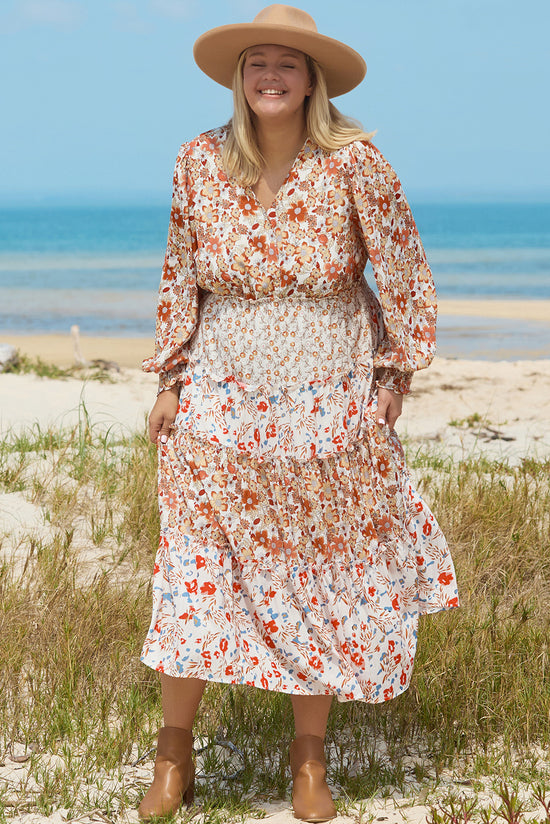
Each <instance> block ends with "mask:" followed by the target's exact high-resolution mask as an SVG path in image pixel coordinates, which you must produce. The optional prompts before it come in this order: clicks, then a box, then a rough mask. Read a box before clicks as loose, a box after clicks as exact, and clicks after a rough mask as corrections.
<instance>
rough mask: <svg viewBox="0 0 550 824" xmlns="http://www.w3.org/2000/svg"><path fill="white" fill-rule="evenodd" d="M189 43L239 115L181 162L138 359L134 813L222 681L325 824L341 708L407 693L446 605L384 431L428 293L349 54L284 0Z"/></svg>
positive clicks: (431, 327)
mask: <svg viewBox="0 0 550 824" xmlns="http://www.w3.org/2000/svg"><path fill="white" fill-rule="evenodd" d="M194 53H195V59H196V61H197V63H198V65H199V66H200V68H201V69H203V70H204V71H205V72H206V73H207V74H208V75H209V76H211V77H212V78H213V79H215V80H216V81H218V82H220V83H222V84H223V85H225V86H228V87H233V92H234V116H233V119H232V121H231V123H230V124H229V125H228V126H226V127H224V128H221V129H216V130H214V131H211V132H208V133H207V134H203V135H200V136H199V137H198V138H196V139H195V140H193V141H191V142H190V143H186V144H184V145H183V146H182V148H181V150H180V153H179V156H178V159H177V163H176V170H175V175H174V200H173V205H172V213H171V220H170V228H169V237H168V248H167V253H166V259H165V264H164V269H163V274H162V280H161V286H160V298H159V308H158V316H157V348H156V354H155V356H154V357H152V358H150V359H149V360H148V361H146V362H145V368H146V369H147V370H153V371H155V372H158V374H159V380H160V386H159V395H158V398H157V402H156V404H155V406H154V408H153V410H152V412H151V416H150V436H151V439H152V440H153V441H154V442H157V443H158V444H159V456H160V457H159V460H160V468H159V500H160V511H161V540H160V547H159V551H158V555H157V560H156V564H155V573H154V609H153V619H152V622H151V628H150V632H149V635H148V637H147V640H146V642H145V646H144V650H143V656H142V660H143V661H144V663H145V664H147V665H148V666H150V667H153V668H154V669H156V670H158V671H160V672H161V680H162V698H163V712H164V723H165V726H164V727H163V728H162V730H161V731H160V733H159V740H158V748H157V759H156V764H155V777H154V781H153V785H152V787H151V788H150V789H149V791H148V793H147V795H146V796H145V798H144V800H143V802H142V804H141V806H140V814H141V816H142V818H145V819H148V818H150V817H152V816H154V815H159V814H165V813H168V812H172V811H173V810H174V809H176V808H177V807H178V806H179V805H180V804H181V802H182V800H186V801H189V800H190V799H191V797H192V790H193V775H194V768H193V763H192V736H191V729H192V725H193V720H194V717H195V713H196V711H197V708H198V706H199V702H200V700H201V697H202V693H203V690H204V686H205V683H206V682H207V681H220V682H225V683H231V684H249V685H251V686H257V687H261V688H263V689H266V690H276V691H281V692H286V693H288V694H289V695H290V696H291V701H292V707H293V711H294V719H295V728H296V738H295V740H294V742H293V744H292V746H291V751H290V761H291V769H292V775H293V791H292V803H293V808H294V814H295V816H296V817H297V818H302V819H305V820H307V821H325V820H328V819H330V818H332V817H334V816H335V814H336V812H335V807H334V804H333V801H332V798H331V794H330V791H329V789H328V786H327V784H326V780H325V770H326V764H325V757H324V736H325V730H326V724H327V717H328V713H329V709H330V704H331V701H332V698H333V696H334V695H336V697H337V698H338V700H341V701H347V700H363V701H370V702H380V701H385V700H388V699H390V698H393V697H394V696H396V695H398V694H399V693H401V692H403V691H404V690H405V689H406V688H407V686H408V684H409V680H410V676H411V672H412V665H413V658H414V653H415V640H416V628H417V622H418V616H419V615H420V614H422V613H428V612H435V611H438V610H441V609H446V608H449V607H453V606H456V605H457V603H458V601H457V594H456V587H455V578H454V570H453V566H452V561H451V559H450V556H449V553H448V549H447V546H446V544H445V541H444V538H443V536H442V534H441V531H440V529H439V527H438V526H437V523H436V521H435V520H434V517H433V515H432V514H431V512H430V511H429V510H428V509H427V507H426V506H425V504H424V503H423V502H422V500H421V499H420V497H419V496H418V494H417V493H416V492H415V491H414V490H413V489H412V487H411V484H410V480H409V477H408V474H407V472H406V468H405V466H404V461H403V453H402V449H401V446H400V443H399V440H398V438H397V435H396V434H395V432H394V429H393V427H394V424H395V421H396V420H397V418H398V416H399V415H400V413H401V406H402V395H403V394H405V393H407V392H408V391H409V384H410V379H411V375H412V373H413V372H414V371H416V370H417V369H421V368H423V367H425V366H427V365H428V364H429V362H430V360H431V358H432V357H433V352H434V331H435V294H434V289H433V283H432V279H431V274H430V270H429V268H428V266H427V263H426V259H425V256H424V252H423V249H422V246H421V243H420V240H419V238H418V233H417V231H416V227H415V225H414V221H413V219H412V216H411V213H410V211H409V208H408V206H407V203H406V201H405V198H404V196H403V192H402V190H401V187H400V184H399V181H398V179H397V177H396V175H395V173H394V172H393V170H392V169H391V167H390V166H389V165H388V163H387V162H386V161H385V160H384V158H383V157H382V156H381V154H380V152H378V150H377V149H376V148H375V147H374V146H373V145H372V144H371V143H370V141H369V137H368V135H366V134H365V133H364V132H362V131H361V130H360V129H359V128H358V127H357V126H356V125H354V124H353V123H352V122H351V121H349V120H348V119H346V118H344V117H343V115H341V114H340V113H339V112H338V111H337V110H336V109H335V108H334V107H333V106H332V104H330V103H329V97H331V96H335V95H338V94H343V93H344V92H346V91H349V90H350V89H351V88H353V87H354V86H355V85H357V84H358V83H359V82H360V81H361V80H362V78H363V76H364V74H365V70H366V68H365V64H364V61H363V59H362V58H361V57H360V56H359V55H358V54H357V53H356V52H355V51H353V49H350V48H349V47H348V46H345V45H344V44H343V43H340V42H338V41H336V40H333V39H331V38H328V37H325V36H323V35H320V34H318V33H317V29H316V26H315V23H314V21H313V19H312V18H311V17H310V16H309V15H308V14H306V13H305V12H303V11H301V10H299V9H294V8H292V7H289V6H282V5H274V6H269V7H268V8H266V9H264V10H263V11H262V12H260V13H259V14H258V15H257V17H256V18H255V20H254V22H253V23H251V24H243V25H234V26H222V27H220V28H217V29H213V30H211V31H209V32H207V33H206V34H204V35H203V36H202V37H201V38H199V40H198V41H197V43H196V44H195V52H194ZM367 259H370V262H371V264H372V267H373V271H374V277H375V280H376V285H377V288H378V293H379V299H377V298H376V297H375V296H374V294H373V292H372V291H371V290H370V288H369V287H368V286H367V285H366V282H365V279H364V276H363V270H364V267H365V265H366V262H367Z"/></svg>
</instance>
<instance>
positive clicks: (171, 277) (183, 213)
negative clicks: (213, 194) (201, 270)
mask: <svg viewBox="0 0 550 824" xmlns="http://www.w3.org/2000/svg"><path fill="white" fill-rule="evenodd" d="M188 164H189V144H185V143H184V145H183V146H182V147H181V149H180V151H179V154H178V157H177V160H176V168H175V171H174V186H173V198H172V209H171V212H170V225H169V229H168V244H167V248H166V255H165V258H164V265H163V269H162V277H161V281H160V287H159V299H158V308H157V319H156V347H155V354H154V355H153V357H151V358H147V359H146V360H145V361H144V362H143V370H144V371H145V372H157V373H158V375H159V389H160V390H162V389H168V388H169V387H170V386H173V385H174V384H176V383H177V382H178V380H179V378H180V375H181V371H182V366H183V365H184V364H185V363H186V362H187V359H188V353H187V342H188V341H189V338H190V337H191V335H192V334H193V331H194V330H195V327H196V325H197V321H198V316H199V290H198V287H197V278H196V271H195V262H194V254H195V251H196V239H195V236H194V233H193V228H192V218H193V198H192V193H191V186H190V180H189V169H188Z"/></svg>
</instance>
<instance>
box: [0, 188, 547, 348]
mask: <svg viewBox="0 0 550 824" xmlns="http://www.w3.org/2000/svg"><path fill="white" fill-rule="evenodd" d="M412 207H413V213H414V216H415V219H416V222H417V225H418V229H419V231H420V235H421V237H422V240H423V243H424V246H425V248H426V252H427V255H428V260H429V262H430V264H431V267H432V270H433V273H434V278H435V281H436V286H437V292H438V295H439V297H440V298H468V299H474V300H477V299H491V298H505V299H510V300H514V299H534V300H538V299H550V204H546V203H496V204H483V203H418V204H416V205H415V204H414V203H413V204H412ZM168 217H169V204H167V205H166V206H147V205H136V206H126V207H123V206H105V207H100V206H93V207H92V206H88V207H87V206H77V207H70V208H69V207H60V206H58V207H40V208H36V207H35V208H23V207H19V208H14V209H0V334H1V332H5V333H29V332H35V333H38V332H40V333H44V332H62V333H63V332H68V330H69V328H70V326H71V325H72V324H74V323H77V324H78V325H79V326H80V328H81V331H82V333H83V334H88V335H115V336H116V335H123V336H142V335H147V336H150V335H151V334H152V331H153V327H154V313H155V304H156V293H157V288H158V283H159V277H160V272H161V267H162V260H163V255H164V248H165V244H166V234H167V226H168ZM367 277H368V279H369V282H371V285H374V284H372V274H371V275H370V276H369V273H367ZM549 321H550V318H549ZM457 323H458V319H456V318H455V319H454V320H453V321H442V322H441V325H440V329H441V332H442V333H443V337H445V328H446V327H447V332H448V331H449V329H450V328H451V327H453V324H454V327H456V325H457ZM460 323H461V328H462V330H463V332H464V337H465V338H467V339H470V338H471V337H472V336H475V335H479V334H483V333H482V331H481V327H480V322H479V320H478V321H475V320H473V319H469V320H468V319H461V320H460ZM491 323H492V324H493V325H494V326H495V328H496V327H499V328H500V329H501V332H502V327H503V322H502V321H500V322H498V321H492V322H491V321H487V322H486V323H484V326H483V328H484V329H485V331H487V330H489V332H490V329H491ZM508 326H510V324H509V323H508ZM543 326H545V325H539V326H538V327H537V324H534V325H533V324H531V325H530V329H529V334H530V335H531V336H532V335H535V337H536V335H537V334H538V333H539V332H540V334H541V335H542V336H543V337H542V338H541V345H542V346H544V335H547V334H548V330H547V329H543ZM537 330H538V331H537ZM440 337H441V335H440ZM535 343H536V341H535ZM549 343H550V342H549ZM513 346H514V343H513V341H512V348H513ZM547 356H550V349H549V351H548V354H547Z"/></svg>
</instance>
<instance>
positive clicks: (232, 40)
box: [193, 3, 367, 97]
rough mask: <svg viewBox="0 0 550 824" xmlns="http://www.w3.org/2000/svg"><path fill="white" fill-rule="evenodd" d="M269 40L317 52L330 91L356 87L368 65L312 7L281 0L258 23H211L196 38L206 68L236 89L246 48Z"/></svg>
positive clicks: (197, 54) (196, 50) (198, 59)
mask: <svg viewBox="0 0 550 824" xmlns="http://www.w3.org/2000/svg"><path fill="white" fill-rule="evenodd" d="M268 44H269V45H276V46H289V47H290V48H292V49H298V50H299V51H302V52H304V53H305V54H309V56H310V57H313V58H314V60H316V61H317V62H318V63H319V64H320V65H321V67H322V68H323V69H324V72H325V77H326V80H327V88H328V94H329V97H337V96H338V95H339V94H345V92H349V91H351V89H353V88H355V86H357V85H358V84H359V83H360V82H361V80H362V79H363V77H364V76H365V72H366V71H367V66H366V63H365V61H364V60H363V58H362V57H361V55H360V54H358V53H357V52H356V51H354V49H352V48H350V47H349V46H346V45H345V44H344V43H341V42H340V41H339V40H334V39H333V38H332V37H326V36H325V35H324V34H319V33H318V31H317V26H316V25H315V20H314V19H313V17H311V16H310V15H309V14H308V13H307V12H305V11H302V10H301V9H295V8H294V7H293V6H284V5H282V4H280V3H275V4H274V5H272V6H267V8H265V9H262V11H260V12H259V13H258V14H257V15H256V17H255V18H254V20H253V21H252V23H237V24H234V25H229V26H218V27H217V28H215V29H210V30H209V31H207V32H205V33H204V34H203V35H201V36H200V37H199V39H198V40H197V41H196V43H195V46H194V48H193V55H194V57H195V61H196V63H197V65H198V66H199V68H201V69H202V70H203V72H205V74H207V75H208V76H209V77H211V78H212V79H213V80H215V81H216V82H217V83H221V85H222V86H227V88H229V89H230V88H231V83H232V79H233V72H234V71H235V66H236V65H237V61H238V59H239V56H240V54H241V52H243V51H244V50H245V49H247V48H249V47H250V46H260V45H268Z"/></svg>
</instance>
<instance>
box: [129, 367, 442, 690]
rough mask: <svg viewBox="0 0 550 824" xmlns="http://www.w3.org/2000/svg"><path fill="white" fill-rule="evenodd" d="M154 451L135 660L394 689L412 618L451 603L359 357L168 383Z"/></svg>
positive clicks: (425, 517)
mask: <svg viewBox="0 0 550 824" xmlns="http://www.w3.org/2000/svg"><path fill="white" fill-rule="evenodd" d="M175 424H176V426H175V430H174V434H173V435H172V437H171V438H170V439H169V440H168V443H167V444H164V445H160V446H159V501H160V512H161V535H160V543H159V549H158V553H157V558H156V562H155V568H154V579H153V600H154V604H153V617H152V622H151V627H150V630H149V633H148V636H147V639H146V641H145V644H144V648H143V654H142V660H143V662H144V663H145V664H147V665H148V666H150V667H152V668H154V669H156V670H159V671H161V672H165V673H167V674H168V675H172V676H178V677H193V678H201V679H206V680H210V681H218V682H225V683H231V684H248V685H251V686H256V687H261V688H263V689H268V690H276V691H279V692H286V693H289V694H295V695H329V694H332V695H335V696H336V697H337V698H338V699H339V700H341V701H347V700H363V701H368V702H372V703H376V702H381V701H385V700H388V699H390V698H393V697H395V696H397V695H398V694H400V693H401V692H403V691H404V690H405V689H406V688H407V686H408V685H409V682H410V678H411V674H412V669H413V661H414V656H415V651H416V636H417V627H418V619H419V616H420V615H422V614H426V613H431V612H437V611H439V610H444V609H449V608H452V607H455V606H457V605H458V596H457V589H456V580H455V572H454V568H453V563H452V560H451V556H450V554H449V550H448V547H447V544H446V541H445V538H444V536H443V534H442V532H441V529H440V528H439V526H438V524H437V522H436V520H435V518H434V516H433V514H432V513H431V512H430V510H429V508H428V507H427V506H426V504H425V502H424V501H423V500H422V498H421V497H420V495H419V494H418V493H417V492H416V491H415V490H414V488H413V486H412V484H411V479H410V477H409V474H408V471H407V468H406V465H405V461H404V456H403V450H402V447H401V444H400V442H399V439H398V436H397V434H396V433H395V432H391V431H390V430H389V429H388V427H387V426H384V427H380V426H379V425H378V423H377V421H376V386H375V382H374V376H373V370H372V368H366V367H365V366H361V367H357V368H356V369H354V370H353V371H351V372H348V373H347V374H345V375H340V376H336V377H331V378H328V379H327V380H324V381H313V382H311V383H307V384H302V385H300V386H295V387H290V388H288V387H287V388H285V387H283V388H273V387H270V386H267V385H264V386H260V387H258V388H256V389H250V388H247V387H246V386H243V385H240V384H239V383H238V382H237V381H235V380H234V379H227V380H216V379H214V378H212V377H210V376H209V375H208V374H207V372H206V370H204V369H203V368H202V367H201V363H200V362H198V363H195V364H192V365H190V366H189V368H188V370H187V372H186V374H185V375H184V380H183V384H182V389H181V394H180V403H179V410H178V415H177V418H176V422H175Z"/></svg>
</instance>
